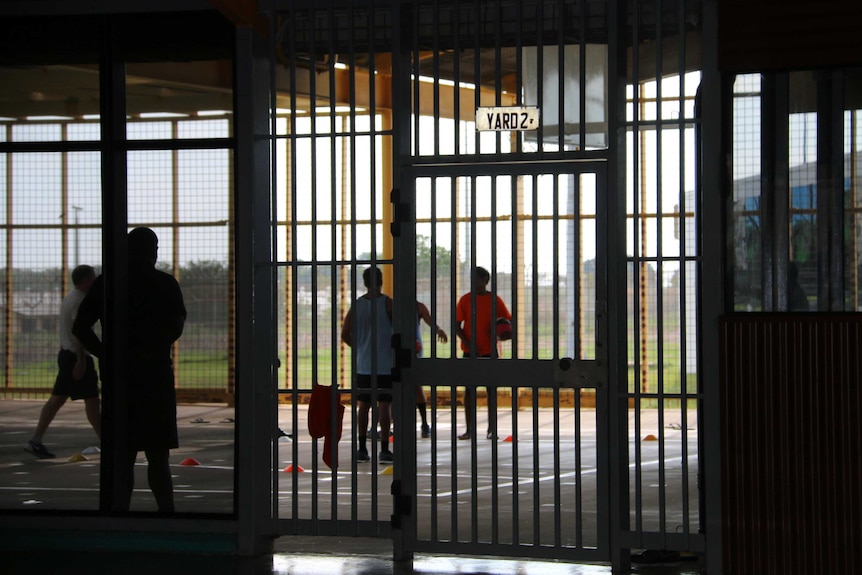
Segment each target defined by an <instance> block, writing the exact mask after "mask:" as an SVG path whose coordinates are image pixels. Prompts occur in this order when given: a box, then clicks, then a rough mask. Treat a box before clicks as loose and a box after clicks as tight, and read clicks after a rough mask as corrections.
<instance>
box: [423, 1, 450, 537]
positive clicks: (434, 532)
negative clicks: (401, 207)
mask: <svg viewBox="0 0 862 575" xmlns="http://www.w3.org/2000/svg"><path fill="white" fill-rule="evenodd" d="M436 14H437V12H436V11H435V18H436ZM437 29H439V28H438V27H435V30H437ZM434 38H435V41H436V38H437V35H436V34H435V35H434ZM435 78H436V72H435ZM416 115H418V111H417V112H416ZM435 117H439V116H435ZM429 183H430V184H431V198H430V203H431V205H430V210H431V286H430V287H431V301H430V302H429V303H430V307H431V317H432V318H434V321H435V322H436V321H437V320H436V318H437V313H436V312H437V281H436V279H437V178H429ZM414 188H415V185H414ZM450 218H451V212H450ZM453 251H454V250H453ZM450 266H451V263H450ZM453 267H454V266H451V267H450V269H452V268H453ZM450 276H451V272H450ZM450 282H451V283H454V282H452V281H451V278H450ZM450 307H451V306H450ZM417 321H419V320H418V318H417ZM449 331H450V332H451V331H452V330H449ZM450 336H451V337H452V339H453V340H455V339H458V337H457V335H455V333H450ZM429 355H430V357H431V358H436V357H437V334H436V332H435V330H433V329H432V330H431V353H430V354H429ZM430 391H431V394H430V399H431V414H430V416H431V493H430V494H431V497H430V498H429V499H430V502H431V541H438V540H439V537H440V535H439V525H438V519H437V513H438V504H437V497H435V494H436V493H437V489H438V480H437V475H438V473H439V465H438V463H437V447H438V444H437V385H436V384H432V385H431V390H430ZM450 403H452V404H453V405H454V404H456V403H457V401H456V400H455V397H452V396H450ZM452 428H453V429H454V428H455V421H454V420H453V421H452Z"/></svg>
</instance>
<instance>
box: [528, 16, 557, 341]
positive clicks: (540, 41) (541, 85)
mask: <svg viewBox="0 0 862 575" xmlns="http://www.w3.org/2000/svg"><path fill="white" fill-rule="evenodd" d="M535 6H536V70H537V72H536V78H537V83H538V86H536V102H537V103H538V106H539V107H540V108H543V107H544V105H545V34H544V32H545V5H544V2H543V1H539V2H536V3H535ZM558 81H561V79H560V80H558ZM560 106H562V102H558V103H557V118H558V121H561V120H562V115H561V114H560V109H559V108H560ZM544 143H545V134H544V129H543V127H542V122H539V129H538V130H536V146H537V148H538V150H537V153H538V155H539V158H540V159H541V158H542V156H543V155H544V152H545V145H544ZM533 209H534V210H535V207H534V208H533ZM534 350H535V348H534ZM534 357H535V355H534Z"/></svg>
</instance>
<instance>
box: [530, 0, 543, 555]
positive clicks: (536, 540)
mask: <svg viewBox="0 0 862 575" xmlns="http://www.w3.org/2000/svg"><path fill="white" fill-rule="evenodd" d="M540 10H541V3H540ZM539 22H540V23H542V22H543V20H541V19H540V20H539ZM532 178H533V190H532V191H533V205H532V212H533V229H532V232H533V278H532V280H533V286H532V287H533V290H532V291H533V301H532V304H533V306H532V307H533V314H532V328H533V353H532V359H533V360H538V359H539V358H540V349H541V348H540V341H539V323H540V322H539V313H540V308H539V185H540V183H541V180H540V176H539V175H533V176H532ZM532 392H533V403H532V407H533V409H532V412H533V413H532V415H533V430H532V431H533V445H532V447H533V545H539V544H540V541H541V539H540V537H541V531H540V524H541V522H540V513H539V511H540V507H541V499H540V497H539V491H540V483H539V474H540V461H539V455H540V449H541V446H540V443H539V432H540V431H539V399H540V398H539V388H538V387H537V386H536V384H535V383H533V384H532Z"/></svg>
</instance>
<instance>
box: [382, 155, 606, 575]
mask: <svg viewBox="0 0 862 575" xmlns="http://www.w3.org/2000/svg"><path fill="white" fill-rule="evenodd" d="M565 174H571V175H574V176H577V175H580V174H595V176H596V187H597V189H596V216H595V217H596V321H597V339H596V346H597V350H596V357H597V361H596V363H597V364H598V365H599V366H600V367H599V369H598V370H600V371H601V373H602V375H601V377H602V385H600V386H598V387H597V388H596V448H595V450H596V474H597V482H596V498H597V499H596V509H597V514H598V517H597V533H596V536H597V542H598V543H597V546H596V548H595V549H591V548H572V547H562V546H557V545H554V546H544V545H538V544H535V545H531V546H526V545H512V544H510V543H506V544H502V543H499V544H490V543H489V544H480V548H477V544H475V543H462V542H427V541H419V539H418V537H417V522H418V521H419V519H420V518H419V517H418V513H417V479H416V474H417V461H416V455H417V454H416V437H415V436H416V431H415V426H405V427H404V429H400V430H399V433H398V434H396V436H395V449H396V450H397V452H398V453H400V454H401V455H400V457H399V458H398V459H396V463H395V466H394V470H393V484H392V495H393V516H392V527H393V530H392V536H393V542H394V546H395V549H394V551H395V558H396V559H398V560H407V559H410V558H412V556H413V553H414V552H415V551H425V552H444V553H447V554H456V555H457V554H465V555H471V554H472V555H475V554H477V553H481V554H483V555H484V554H490V555H496V556H501V557H503V556H508V557H524V558H546V559H564V560H570V561H600V562H610V561H611V555H612V554H611V547H610V545H611V543H612V541H613V538H612V537H611V525H612V523H613V522H612V521H611V510H612V509H613V507H614V506H613V505H612V502H611V500H612V494H611V484H612V482H611V481H610V472H611V451H612V450H613V449H614V448H613V446H612V445H611V441H610V440H611V437H610V425H609V421H610V411H609V410H610V399H609V398H610V380H609V375H610V370H609V366H610V363H609V360H610V356H611V354H610V353H609V349H608V348H609V346H608V345H607V342H608V341H609V340H608V333H609V332H610V330H609V325H610V323H611V322H609V321H608V309H609V306H608V303H609V301H610V292H609V290H608V288H609V283H608V276H607V274H608V268H609V266H608V256H609V251H608V248H609V236H608V230H609V228H610V227H611V226H610V225H609V223H610V216H609V213H608V195H609V194H608V189H609V182H608V168H607V162H606V161H604V160H567V161H554V162H529V163H522V162H516V163H512V162H509V163H501V162H487V163H485V162H481V163H476V162H471V163H457V162H454V163H449V164H434V165H430V164H419V165H412V166H403V165H402V166H401V170H400V177H399V179H398V181H400V183H401V184H402V187H401V188H398V189H396V190H394V191H393V194H392V203H393V223H392V234H393V244H394V245H393V248H394V262H395V263H394V266H393V268H394V285H393V294H394V300H395V310H394V317H393V328H394V332H395V334H396V336H395V338H394V345H395V347H396V348H397V350H396V353H397V355H399V356H400V357H401V358H402V361H401V362H400V365H399V369H398V372H399V377H400V385H396V386H395V387H396V388H400V389H404V390H410V391H409V392H406V391H405V392H400V393H398V392H397V393H396V394H395V403H394V404H393V409H394V410H395V413H397V415H396V418H397V419H399V420H401V421H413V419H414V418H415V414H414V409H415V408H414V405H415V403H414V402H413V401H412V398H413V393H412V389H413V386H414V385H416V384H417V382H419V383H421V382H422V380H423V379H424V377H423V374H421V373H420V372H419V370H418V369H417V368H416V366H417V364H420V365H421V363H420V362H411V361H410V359H409V358H410V357H411V356H412V355H413V353H414V352H413V342H414V339H415V332H416V324H415V321H416V319H415V303H413V302H415V301H416V262H415V253H416V198H415V182H416V180H417V179H418V178H423V177H430V178H438V177H449V178H457V177H470V176H489V177H497V176H513V177H516V176H537V175H551V176H558V175H565ZM451 337H455V335H454V334H451ZM456 359H457V358H451V359H433V360H432V359H429V360H421V362H422V363H424V362H434V363H435V364H437V363H440V362H451V361H455V360H456ZM457 361H464V360H463V359H457ZM468 361H470V362H471V363H472V362H479V361H482V360H479V359H473V360H468ZM505 361H506V362H507V363H508V362H510V361H512V360H505ZM514 361H523V362H525V363H530V362H535V361H548V362H549V363H554V362H555V361H556V360H514ZM425 365H431V364H430V363H429V364H425ZM438 367H442V366H438ZM525 367H527V368H528V369H529V367H530V366H525ZM470 369H471V370H472V369H475V368H474V367H471V368H470ZM598 370H597V371H598ZM518 371H519V372H520V371H521V370H520V369H519V370H518ZM524 371H525V372H526V371H528V370H524ZM556 371H557V372H559V370H556ZM525 387H527V388H533V387H537V386H535V385H528V386H525ZM584 387H587V386H584ZM555 409H557V410H558V409H559V406H556V407H555ZM453 424H454V422H453ZM411 429H412V431H411Z"/></svg>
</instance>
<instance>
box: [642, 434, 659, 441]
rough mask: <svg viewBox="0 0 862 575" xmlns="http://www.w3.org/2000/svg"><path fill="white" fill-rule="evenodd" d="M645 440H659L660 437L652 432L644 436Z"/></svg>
mask: <svg viewBox="0 0 862 575" xmlns="http://www.w3.org/2000/svg"><path fill="white" fill-rule="evenodd" d="M644 441H658V437H656V436H655V435H653V434H652V433H650V434H649V435H647V436H646V437H644Z"/></svg>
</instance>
